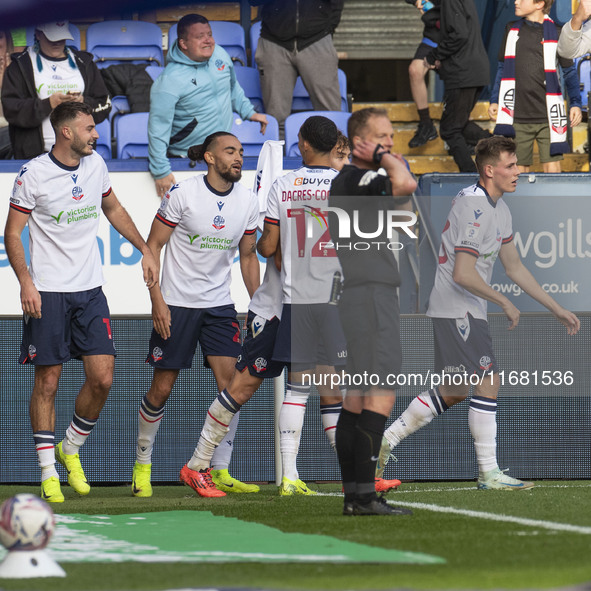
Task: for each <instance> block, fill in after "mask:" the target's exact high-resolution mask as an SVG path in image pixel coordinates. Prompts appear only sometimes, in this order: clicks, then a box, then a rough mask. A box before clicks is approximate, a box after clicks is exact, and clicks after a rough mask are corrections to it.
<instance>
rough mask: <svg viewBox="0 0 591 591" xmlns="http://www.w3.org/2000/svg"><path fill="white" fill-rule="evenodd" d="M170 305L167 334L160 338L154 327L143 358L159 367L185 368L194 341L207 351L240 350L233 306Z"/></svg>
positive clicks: (217, 353)
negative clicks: (168, 332)
mask: <svg viewBox="0 0 591 591" xmlns="http://www.w3.org/2000/svg"><path fill="white" fill-rule="evenodd" d="M169 308H170V322H171V323H170V337H169V338H168V339H166V340H164V339H163V338H162V337H161V336H160V335H159V334H158V333H157V332H156V331H155V330H154V329H152V336H151V337H150V352H149V353H148V357H147V359H146V362H147V363H149V364H150V365H153V366H154V367H157V368H159V369H188V368H189V367H191V364H192V363H193V357H194V356H195V351H196V349H197V343H199V345H200V346H201V352H202V353H203V365H204V366H205V367H209V363H207V357H208V355H211V356H221V357H238V355H240V352H241V351H242V345H241V339H240V337H241V334H240V324H238V319H237V318H236V310H235V309H234V306H233V305H231V304H228V305H227V306H216V307H214V308H181V307H180V306H169Z"/></svg>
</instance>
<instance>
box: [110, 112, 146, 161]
mask: <svg viewBox="0 0 591 591" xmlns="http://www.w3.org/2000/svg"><path fill="white" fill-rule="evenodd" d="M148 116H149V113H128V114H127V115H121V116H120V117H117V119H115V137H116V138H117V158H147V157H148Z"/></svg>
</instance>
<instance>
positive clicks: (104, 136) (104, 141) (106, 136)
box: [96, 119, 113, 160]
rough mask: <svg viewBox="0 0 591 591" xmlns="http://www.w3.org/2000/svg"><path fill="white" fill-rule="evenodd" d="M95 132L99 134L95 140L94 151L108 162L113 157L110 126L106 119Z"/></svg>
mask: <svg viewBox="0 0 591 591" xmlns="http://www.w3.org/2000/svg"><path fill="white" fill-rule="evenodd" d="M96 130H97V132H98V134H99V138H98V140H96V151H97V152H98V153H99V154H100V155H101V156H102V157H103V158H104V159H105V160H110V159H111V158H112V157H113V156H112V154H111V124H110V123H109V120H108V119H105V120H104V121H101V122H100V123H99V124H98V125H97V126H96Z"/></svg>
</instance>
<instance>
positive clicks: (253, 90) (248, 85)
mask: <svg viewBox="0 0 591 591" xmlns="http://www.w3.org/2000/svg"><path fill="white" fill-rule="evenodd" d="M234 71H235V72H236V80H238V84H240V86H242V90H244V94H245V95H246V96H247V97H248V98H249V99H250V102H251V103H252V104H253V105H254V108H255V109H256V110H257V111H258V112H259V113H264V112H265V108H264V106H263V93H262V92H261V80H260V78H259V71H258V70H257V69H256V68H249V67H247V66H245V67H244V68H234Z"/></svg>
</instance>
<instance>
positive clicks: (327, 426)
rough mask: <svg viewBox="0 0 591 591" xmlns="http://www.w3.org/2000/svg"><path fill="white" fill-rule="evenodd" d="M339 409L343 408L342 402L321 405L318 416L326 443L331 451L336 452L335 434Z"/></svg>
mask: <svg viewBox="0 0 591 591" xmlns="http://www.w3.org/2000/svg"><path fill="white" fill-rule="evenodd" d="M341 408H343V403H342V402H337V403H336V404H321V405H320V416H321V418H322V427H323V428H324V434H325V435H326V438H327V439H328V443H330V446H331V447H332V449H333V450H334V451H335V452H336V434H337V421H338V420H339V415H340V414H341Z"/></svg>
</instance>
